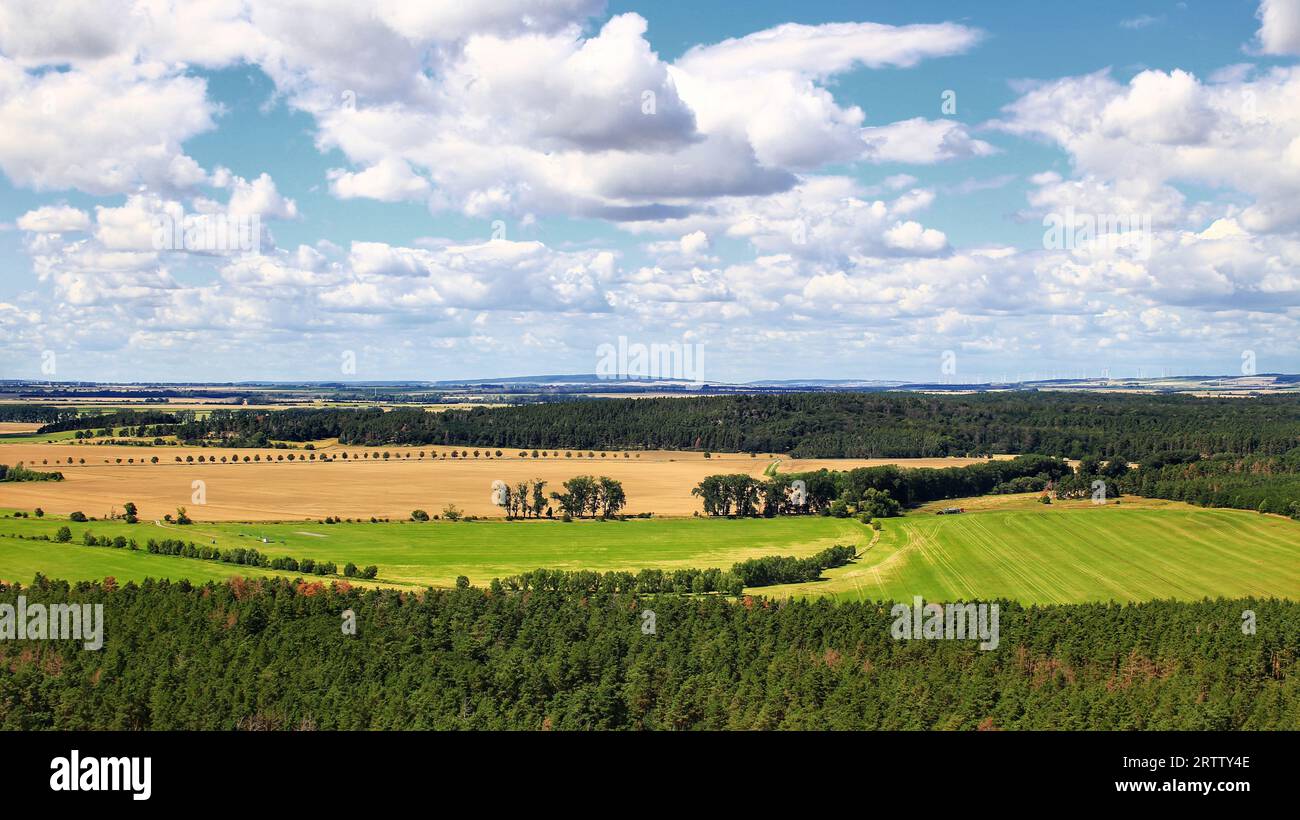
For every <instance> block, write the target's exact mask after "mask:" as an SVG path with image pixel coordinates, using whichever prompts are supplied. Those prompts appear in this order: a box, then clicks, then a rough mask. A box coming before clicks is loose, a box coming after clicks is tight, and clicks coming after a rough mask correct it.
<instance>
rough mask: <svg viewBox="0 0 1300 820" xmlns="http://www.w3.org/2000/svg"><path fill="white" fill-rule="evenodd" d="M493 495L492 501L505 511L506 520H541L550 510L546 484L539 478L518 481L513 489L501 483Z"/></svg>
mask: <svg viewBox="0 0 1300 820" xmlns="http://www.w3.org/2000/svg"><path fill="white" fill-rule="evenodd" d="M493 494H494V496H493V501H494V502H495V503H496V504H497V506H499V507H501V508H502V509H504V510H505V511H506V518H541V517H542V516H543V515H544V514H546V513H547V512H548V511H550V509H551V506H550V504H549V503H547V498H546V482H545V481H543V480H542V479H540V478H535V479H533V480H532V481H520V482H518V483H516V484H515V485H514V486H513V487H512V486H511V485H509V484H507V483H505V482H504V481H503V482H501V484H500V486H498V487H495V488H494V489H493Z"/></svg>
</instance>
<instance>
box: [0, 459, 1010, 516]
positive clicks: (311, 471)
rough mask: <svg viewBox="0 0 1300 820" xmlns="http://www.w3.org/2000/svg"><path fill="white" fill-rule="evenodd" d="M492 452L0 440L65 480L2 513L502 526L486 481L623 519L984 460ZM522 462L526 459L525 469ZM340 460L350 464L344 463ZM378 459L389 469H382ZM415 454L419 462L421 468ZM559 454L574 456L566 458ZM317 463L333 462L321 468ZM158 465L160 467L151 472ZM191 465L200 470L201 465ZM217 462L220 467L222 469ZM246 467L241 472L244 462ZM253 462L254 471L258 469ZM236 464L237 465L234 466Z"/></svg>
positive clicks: (28, 488)
mask: <svg viewBox="0 0 1300 820" xmlns="http://www.w3.org/2000/svg"><path fill="white" fill-rule="evenodd" d="M453 449H454V450H455V451H456V452H457V453H458V454H459V453H462V452H465V453H468V454H469V456H468V457H461V456H459V455H458V456H457V457H456V458H451V457H450V456H449V455H448V454H449V453H450V451H451V450H453ZM475 452H478V454H479V455H478V456H477V457H476V456H475V455H474V453H475ZM496 452H497V450H496V449H492V450H486V449H484V448H477V447H468V446H467V447H455V448H452V447H366V448H362V447H340V446H338V445H331V444H327V443H322V444H321V446H320V448H319V449H316V450H313V451H306V450H302V449H297V450H276V449H272V448H257V449H249V448H241V449H228V448H212V447H207V448H204V447H135V446H127V445H91V444H86V445H74V444H5V443H3V441H0V464H17V463H19V462H23V463H25V464H26V465H27V466H28V467H31V468H33V469H38V470H40V469H48V470H58V471H60V472H62V473H63V474H64V476H65V477H66V479H67V480H66V481H62V482H58V483H45V484H42V485H41V486H40V487H36V486H33V485H27V484H0V507H15V508H18V509H32V508H34V507H37V506H39V507H42V508H43V509H44V510H46V511H47V512H53V513H58V514H62V515H67V514H68V513H71V512H73V511H76V510H80V511H82V512H84V513H86V514H87V515H93V516H96V517H105V516H107V515H108V513H109V512H110V511H111V509H112V508H113V507H115V506H116V507H118V508H120V507H121V506H122V504H123V503H124V502H126V501H134V502H135V503H136V504H138V505H140V507H141V509H143V510H145V515H146V516H148V517H150V518H151V519H152V518H161V517H162V516H163V514H164V513H168V512H175V510H176V507H178V506H185V507H187V508H188V509H189V512H190V516H191V517H192V518H194V520H196V521H248V520H259V521H273V520H295V519H296V520H301V519H304V518H324V517H326V516H342V517H344V518H358V517H364V518H369V517H370V516H372V515H373V516H378V517H381V518H405V517H406V516H408V515H409V514H410V512H411V510H414V509H426V510H428V511H429V512H431V513H432V512H437V511H439V510H441V509H442V508H443V506H444V505H446V504H455V505H457V506H458V507H459V508H460V509H461V510H463V511H465V512H466V513H469V514H471V515H484V516H494V517H499V516H500V515H501V510H500V508H499V507H497V506H495V505H494V504H493V503H492V497H491V495H492V494H491V487H492V482H493V481H496V480H503V481H506V482H508V483H511V484H514V483H515V482H518V481H524V480H531V479H537V478H540V479H544V480H546V481H547V482H548V483H549V487H548V489H550V490H557V489H559V486H560V484H562V483H563V482H564V481H566V480H567V479H570V478H573V477H574V476H576V475H588V474H592V475H608V476H610V477H612V478H616V479H618V480H620V481H622V482H623V483H624V486H625V487H626V488H627V494H628V500H629V506H628V512H631V513H638V512H653V513H655V514H657V515H691V514H692V513H693V512H696V511H697V510H699V509H700V503H699V499H698V498H696V497H695V496H692V495H691V489H692V488H693V487H694V486H695V485H696V484H698V483H699V482H700V480H701V479H703V478H704V477H705V476H707V475H710V474H712V473H721V472H727V473H732V472H744V473H748V474H750V475H753V476H759V475H761V474H762V473H763V471H764V470H767V469H768V468H769V467H770V466H771V465H772V464H773V463H774V462H777V461H779V462H780V464H779V465H778V469H780V470H781V471H782V472H791V471H805V470H817V469H822V468H829V469H838V470H846V469H851V468H853V467H860V466H871V465H876V464H903V465H910V466H924V467H937V466H941V465H942V466H961V465H964V464H973V463H979V462H982V461H984V460H985V459H975V458H930V459H807V460H804V459H789V458H786V457H782V456H780V455H776V456H775V457H773V458H768V457H766V456H767V455H768V454H763V455H762V456H755V457H751V456H749V455H748V454H710V456H711V457H710V458H705V457H704V454H703V453H699V452H664V451H641V452H634V453H627V454H626V457H624V453H623V452H615V451H594V450H592V451H588V450H582V451H576V450H560V451H549V452H559V455H558V456H547V457H545V458H543V457H537V458H534V457H533V456H532V455H531V454H532V453H533V450H532V449H531V448H530V449H527V450H522V451H521V450H520V449H518V448H516V449H513V450H505V449H502V450H501V454H502V455H501V456H500V457H498V456H497V455H496ZM520 452H527V453H528V454H529V455H528V456H526V457H523V458H521V457H520V455H519V454H520ZM578 452H581V453H582V456H581V457H578ZM344 453H347V455H348V457H347V459H346V460H345V459H343V457H342V456H343V454H344ZM385 453H387V454H388V455H389V457H388V458H384V454H385ZM421 453H424V454H425V456H424V457H423V458H421V456H420V454H421ZM435 453H436V454H437V458H436V460H435V459H434V455H433V454H435ZM565 453H571V454H572V455H571V456H570V457H566V456H565V455H564V454H565ZM602 453H603V457H602ZM589 454H592V455H589ZM363 455H364V456H366V457H365V458H362V456H363ZM593 455H594V457H593ZM290 456H292V457H293V460H292V461H290V460H289V458H290ZM312 456H315V460H312V459H311V457H312ZM323 456H328V457H330V458H331V459H334V460H332V461H328V462H322V461H321V460H320V459H321V458H322V457H323ZM155 457H156V458H157V459H158V463H157V464H154V463H152V459H153V458H155ZM178 458H179V459H180V461H179V462H177V461H176V459H178ZM199 458H202V459H203V460H204V463H199V462H198V459H199ZM222 458H225V459H227V462H226V463H221V461H220V459H222ZM245 458H248V459H249V461H248V462H245V461H244V460H243V459H245ZM253 458H256V459H258V460H257V461H256V462H254V461H252V459H253ZM69 459H72V464H69V463H68V460H69ZM235 459H238V460H239V463H238V464H234V463H230V462H231V461H233V460H235ZM268 459H271V461H270V463H268ZM279 459H284V460H283V461H281V460H279ZM119 460H120V463H119ZM83 461H84V462H85V463H84V464H83V463H82V462H83ZM212 461H215V462H216V463H212ZM105 462H107V463H105ZM194 481H203V482H204V484H205V485H206V494H207V499H206V500H207V503H206V504H204V505H202V506H200V505H196V504H194V503H193V501H192V500H191V499H192V497H193V494H194V488H193V482H194Z"/></svg>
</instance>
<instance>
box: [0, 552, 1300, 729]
mask: <svg viewBox="0 0 1300 820" xmlns="http://www.w3.org/2000/svg"><path fill="white" fill-rule="evenodd" d="M20 593H21V594H22V595H24V596H26V598H27V600H28V602H29V604H30V603H62V602H77V603H102V604H103V605H104V646H103V648H102V649H101V650H99V651H86V650H84V649H83V648H82V645H81V643H80V642H78V641H75V640H62V641H22V642H7V641H6V642H0V663H3V665H4V668H5V671H6V673H5V674H4V675H0V727H3V728H4V729H159V730H173V729H238V728H243V729H304V728H317V729H527V730H537V729H548V728H549V729H976V728H985V729H1092V730H1098V729H1116V730H1128V729H1294V728H1296V727H1297V726H1300V604H1297V603H1293V602H1283V601H1275V600H1269V601H1265V600H1226V601H1225V600H1219V601H1202V602H1198V603H1175V602H1169V601H1156V602H1151V603H1143V604H1136V605H1125V606H1121V605H1117V604H1086V605H1070V606H1046V607H1022V606H1020V605H1018V604H1015V603H1013V602H1010V601H1002V602H999V607H1000V619H999V620H1000V625H999V629H1000V643H999V646H998V648H997V649H996V650H994V651H987V652H986V651H981V650H980V649H978V648H977V645H976V643H974V642H973V641H963V640H896V639H894V638H893V637H891V624H892V621H893V617H892V616H891V613H890V605H889V604H888V603H832V602H830V601H828V600H824V599H822V600H806V601H798V600H789V601H772V600H767V599H763V598H742V599H739V600H729V599H727V598H724V597H721V596H717V595H703V596H694V595H678V594H661V595H653V596H641V595H635V594H613V595H604V594H596V595H593V594H590V593H588V592H581V593H566V592H548V591H545V590H532V591H530V592H527V593H511V592H494V591H489V590H483V589H476V588H463V589H455V590H446V591H433V590H430V591H425V592H423V593H419V594H412V593H398V592H395V591H393V590H383V591H378V590H374V591H363V590H360V589H356V588H348V587H347V585H346V584H344V583H337V584H328V585H327V584H322V583H319V582H315V583H311V582H305V581H288V580H283V579H280V580H267V581H244V580H238V581H233V582H231V583H227V584H207V585H204V586H193V585H191V584H190V583H188V582H180V583H170V582H166V581H145V582H144V583H143V584H140V585H136V584H126V585H123V586H121V587H118V586H117V585H116V584H111V583H108V584H107V585H100V584H90V583H79V584H77V585H76V586H69V585H68V584H67V583H64V582H51V581H47V580H45V579H42V578H40V577H38V578H37V582H36V584H35V585H33V586H31V587H25V588H23V589H21V590H19V589H17V588H15V587H3V586H0V601H2V602H5V603H9V604H13V603H14V602H15V600H16V598H17V596H18V594H20ZM908 603H910V602H908ZM347 610H350V611H351V612H352V613H353V615H354V616H355V624H356V632H355V634H351V635H349V634H346V633H345V632H344V630H343V629H342V624H343V623H344V620H343V618H342V614H343V613H344V612H345V611H347ZM647 610H649V611H650V612H652V613H653V627H654V628H653V630H647V629H646V628H645V624H646V623H647V620H646V618H645V615H644V613H645V612H646V611H647ZM1245 610H1251V611H1253V612H1254V613H1255V614H1256V616H1257V623H1258V630H1257V632H1256V634H1253V635H1247V634H1243V631H1242V629H1241V623H1242V613H1243V611H1245Z"/></svg>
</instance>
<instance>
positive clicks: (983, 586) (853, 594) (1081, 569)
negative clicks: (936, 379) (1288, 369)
mask: <svg viewBox="0 0 1300 820" xmlns="http://www.w3.org/2000/svg"><path fill="white" fill-rule="evenodd" d="M954 505H955V506H961V505H965V506H966V508H967V512H966V513H965V514H963V515H944V516H937V515H933V514H930V513H932V511H933V510H934V509H936V508H938V507H942V506H954ZM765 592H766V593H767V594H770V595H785V594H792V595H834V596H836V597H839V598H846V599H863V600H879V599H895V600H904V601H906V600H911V598H912V596H914V595H921V596H923V597H924V598H925V599H926V600H927V601H951V600H957V599H968V600H969V599H981V600H988V599H991V598H1010V599H1015V600H1018V601H1021V602H1024V603H1037V604H1047V603H1078V602H1085V601H1108V600H1114V601H1146V600H1154V599H1170V598H1172V599H1178V600H1185V601H1191V600H1200V599H1202V598H1216V597H1238V596H1252V595H1253V596H1260V597H1278V598H1289V599H1292V600H1298V599H1300V523H1297V522H1295V521H1291V520H1289V519H1286V518H1282V517H1280V516H1266V515H1260V514H1258V513H1253V512H1246V511H1242V510H1226V509H1205V508H1201V507H1193V506H1190V505H1186V504H1180V503H1176V502H1168V501H1155V500H1146V499H1139V498H1126V499H1124V500H1123V501H1122V502H1121V503H1120V504H1118V505H1115V504H1110V505H1106V506H1096V505H1093V504H1091V503H1089V502H1087V501H1079V502H1056V503H1054V504H1052V505H1042V504H1039V503H1037V502H1035V501H1032V500H1030V499H1026V498H1024V497H1023V496H990V497H986V498H982V499H972V500H969V501H960V502H942V503H939V504H934V505H929V506H928V507H927V508H925V509H923V510H920V511H915V512H912V513H910V514H909V515H907V516H905V517H903V518H900V519H893V520H890V521H887V522H886V523H885V528H884V530H883V532H882V533H881V537H880V538H879V539H878V541H877V542H876V543H875V544H874V545H873V546H872V547H871V549H870V550H868V551H867V553H866V555H865V556H864V557H863V558H862V559H861V560H859V561H856V562H854V563H852V564H849V565H848V566H844V567H839V568H836V569H832V570H828V571H827V572H826V573H825V580H823V581H819V582H814V583H810V584H798V585H790V586H783V587H769V588H767V589H766V590H765Z"/></svg>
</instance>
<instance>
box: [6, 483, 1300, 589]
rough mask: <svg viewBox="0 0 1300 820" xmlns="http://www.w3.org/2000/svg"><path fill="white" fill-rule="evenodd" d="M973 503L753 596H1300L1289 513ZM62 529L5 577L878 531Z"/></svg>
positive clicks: (737, 542) (733, 526)
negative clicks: (168, 551) (69, 538)
mask: <svg viewBox="0 0 1300 820" xmlns="http://www.w3.org/2000/svg"><path fill="white" fill-rule="evenodd" d="M961 503H964V504H965V505H966V506H967V509H968V512H967V513H966V514H964V515H956V516H935V515H931V514H929V513H930V510H931V509H932V507H931V508H926V509H923V510H920V511H915V512H912V513H910V514H909V515H907V516H905V517H903V518H899V519H891V520H888V521H886V522H884V529H883V531H882V532H881V533H880V536H879V538H878V539H877V540H876V541H875V543H874V544H872V545H871V547H870V549H866V551H865V553H864V555H863V557H862V558H861V559H860V560H858V561H856V562H854V563H852V564H849V565H847V566H844V567H839V568H836V569H832V570H829V571H828V572H827V573H826V579H825V580H823V581H819V582H814V583H809V584H799V585H792V586H783V587H766V588H762V589H759V590H755V592H759V593H761V594H765V595H771V596H776V597H784V596H786V595H834V596H837V597H841V598H861V599H871V600H877V599H894V600H911V598H912V596H914V595H921V596H923V597H925V598H926V599H927V600H931V601H945V600H954V599H958V598H965V599H983V600H987V599H990V598H1012V599H1016V600H1020V601H1023V602H1026V603H1067V602H1080V601H1105V600H1116V601H1138V600H1151V599H1156V598H1177V599H1183V600H1194V599H1200V598H1205V597H1209V598H1214V597H1219V596H1225V597H1227V596H1246V595H1254V596H1262V597H1270V596H1271V597H1279V598H1290V599H1300V523H1297V522H1294V521H1290V520H1288V519H1284V518H1280V517H1276V516H1263V515H1259V514H1257V513H1251V512H1243V511H1238V510H1211V509H1201V508H1197V507H1191V506H1188V505H1184V504H1178V503H1174V502H1164V501H1147V500H1143V499H1126V500H1125V501H1124V503H1123V504H1121V505H1119V506H1115V505H1109V506H1105V507H1097V506H1093V505H1092V504H1089V503H1087V502H1074V503H1057V504H1053V505H1051V506H1043V505H1040V504H1037V503H1033V502H1032V501H1030V500H1029V499H1026V498H1023V497H1008V496H991V497H987V498H983V499H972V500H970V501H968V502H945V504H961ZM0 512H2V511H0ZM64 524H68V522H67V521H66V520H61V519H51V518H46V519H43V520H37V519H30V518H29V519H15V518H8V517H6V518H0V578H3V579H7V580H11V581H13V580H17V581H24V582H26V581H28V580H30V579H31V577H32V576H33V575H34V574H35V573H36V572H38V571H39V572H42V573H44V574H46V575H48V576H51V577H59V578H67V579H70V580H77V579H98V578H102V577H104V576H107V575H112V576H114V577H115V578H117V580H118V581H119V582H124V581H127V580H137V581H138V580H141V579H143V578H145V577H155V578H160V577H170V578H190V579H191V580H195V581H204V580H209V579H217V580H220V579H224V578H228V577H230V576H231V575H235V574H246V575H274V574H277V573H274V572H272V571H269V570H257V569H249V568H247V567H239V566H235V565H229V564H220V563H216V562H209V561H199V560H194V559H186V558H179V557H173V556H161V555H150V554H148V553H147V552H145V551H143V550H141V551H139V552H131V551H128V550H118V549H110V548H104V547H83V546H80V545H79V544H80V540H81V536H82V533H83V532H84V531H85V530H87V529H90V530H92V531H93V532H94V533H95V534H96V535H108V536H117V535H125V536H127V537H129V538H135V539H136V540H137V541H138V542H139V543H140V545H141V546H142V547H143V545H144V543H145V542H146V541H147V540H148V539H149V538H156V539H163V538H183V539H184V540H187V541H194V542H195V543H196V544H200V545H202V544H212V543H213V542H214V541H215V543H216V546H219V547H221V548H222V549H228V548H232V547H237V546H243V547H255V548H256V549H258V550H259V551H261V552H263V553H266V554H269V555H273V556H274V555H292V556H293V557H295V558H299V559H301V558H306V557H310V558H314V559H317V560H329V561H334V562H335V563H337V564H338V565H339V566H342V565H343V564H344V563H346V562H348V561H352V562H353V563H355V564H357V565H358V566H365V565H367V564H376V565H378V566H379V568H380V575H379V582H380V583H383V584H388V585H396V586H408V587H415V586H426V585H434V586H449V585H451V584H453V583H454V582H455V579H456V576H458V575H466V576H468V577H469V578H470V580H471V581H472V582H473V583H475V584H486V583H487V582H488V581H490V580H491V579H492V578H494V577H502V576H506V575H511V574H514V573H518V572H523V571H527V570H532V569H536V568H538V567H547V568H563V569H590V570H598V571H604V570H615V569H617V570H631V571H636V570H639V569H642V568H645V567H653V568H663V569H672V568H676V567H698V568H707V567H720V568H724V569H725V568H729V567H730V566H731V565H732V564H734V563H735V562H736V561H739V560H742V559H744V558H749V557H753V556H756V555H809V554H812V553H813V552H816V551H818V550H820V549H823V548H825V547H827V546H830V545H832V544H837V543H852V544H856V545H858V547H859V549H864V548H866V547H867V545H868V544H869V543H871V535H872V533H871V530H870V529H869V528H867V527H864V526H863V525H861V524H859V523H857V522H855V521H852V520H844V519H834V518H778V519H772V520H766V519H750V520H741V521H728V520H711V519H696V518H688V519H652V520H634V521H626V522H608V523H601V522H595V521H581V522H575V523H571V524H564V523H561V522H555V521H528V522H506V521H478V522H459V523H450V522H430V523H426V524H414V523H405V524H400V523H391V524H385V523H380V524H360V523H358V524H336V525H323V524H315V523H309V522H303V523H280V524H196V525H193V526H188V527H174V526H170V527H160V526H157V525H155V524H153V523H141V524H137V525H134V526H130V525H127V524H123V523H120V522H89V523H86V524H71V525H70V527H71V529H72V531H73V538H74V543H73V544H55V543H50V542H44V541H28V540H21V539H17V538H14V537H12V536H14V535H18V534H24V535H27V536H31V535H38V534H45V535H51V536H52V535H53V534H54V533H55V532H56V531H57V529H58V528H59V527H60V526H63V525H64ZM4 536H10V537H4ZM262 539H266V543H263V541H262Z"/></svg>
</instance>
